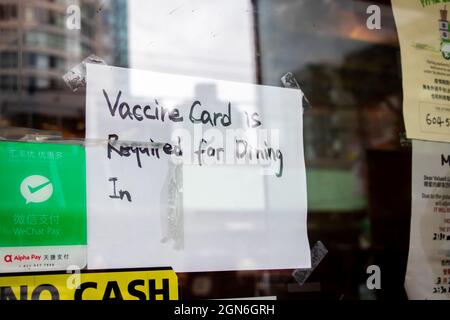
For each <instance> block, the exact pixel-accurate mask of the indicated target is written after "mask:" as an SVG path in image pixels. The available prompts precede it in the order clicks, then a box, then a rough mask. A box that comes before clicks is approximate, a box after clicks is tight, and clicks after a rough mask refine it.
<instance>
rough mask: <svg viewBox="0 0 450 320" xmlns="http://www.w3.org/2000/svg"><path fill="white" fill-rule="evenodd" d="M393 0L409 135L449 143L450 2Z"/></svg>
mask: <svg viewBox="0 0 450 320" xmlns="http://www.w3.org/2000/svg"><path fill="white" fill-rule="evenodd" d="M446 2H447V1H443V0H441V1H437V0H435V1H431V0H392V10H393V12H394V17H395V23H396V25H397V31H398V37H399V42H400V49H401V56H402V74H403V117H404V119H405V127H406V133H407V136H408V138H412V139H420V140H433V141H442V142H450V21H449V20H450V15H449V14H448V11H449V9H450V3H448V4H446Z"/></svg>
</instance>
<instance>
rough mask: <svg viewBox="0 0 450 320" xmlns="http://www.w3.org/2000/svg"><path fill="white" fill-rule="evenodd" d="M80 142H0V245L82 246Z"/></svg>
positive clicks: (83, 217)
mask: <svg viewBox="0 0 450 320" xmlns="http://www.w3.org/2000/svg"><path fill="white" fill-rule="evenodd" d="M85 158H86V157H85V151H84V148H83V147H82V146H79V145H63V144H47V143H27V142H0V179H1V183H0V247H24V246H62V245H86V243H87V234H86V160H85Z"/></svg>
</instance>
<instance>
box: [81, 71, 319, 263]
mask: <svg viewBox="0 0 450 320" xmlns="http://www.w3.org/2000/svg"><path fill="white" fill-rule="evenodd" d="M87 80H88V83H87V93H86V138H87V140H88V141H91V143H90V144H89V145H88V146H87V149H86V157H87V200H88V203H87V208H88V245H89V252H88V267H89V268H91V269H108V268H127V267H152V266H171V267H173V268H174V270H175V271H176V272H191V271H219V270H254V269H287V268H309V267H310V250H309V244H308V238H307V227H306V212H307V208H306V176H305V165H304V156H303V134H302V116H303V111H302V98H303V94H302V92H301V91H300V90H294V89H285V88H276V87H268V86H257V85H251V84H243V83H235V82H228V81H218V80H211V79H206V78H195V77H186V76H179V75H171V74H164V73H155V72H150V71H143V70H135V69H123V68H116V67H108V66H100V65H88V67H87Z"/></svg>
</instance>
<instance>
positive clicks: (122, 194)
mask: <svg viewBox="0 0 450 320" xmlns="http://www.w3.org/2000/svg"><path fill="white" fill-rule="evenodd" d="M108 181H112V183H113V190H114V193H113V195H110V196H109V197H110V198H111V199H120V200H123V198H125V197H126V198H127V200H128V202H131V194H130V193H129V192H128V191H126V190H119V194H117V191H116V181H117V177H113V178H109V179H108Z"/></svg>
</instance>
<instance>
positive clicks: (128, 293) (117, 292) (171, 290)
mask: <svg viewBox="0 0 450 320" xmlns="http://www.w3.org/2000/svg"><path fill="white" fill-rule="evenodd" d="M73 277H74V275H72V274H46V275H33V276H14V277H10V276H6V277H0V300H177V299H178V278H177V275H176V274H175V272H174V271H173V270H171V269H164V270H154V269H150V270H145V271H107V272H88V273H81V274H79V277H80V278H79V279H78V280H79V282H78V283H79V285H78V286H77V287H76V288H75V287H74V286H73V279H71V278H73Z"/></svg>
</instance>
